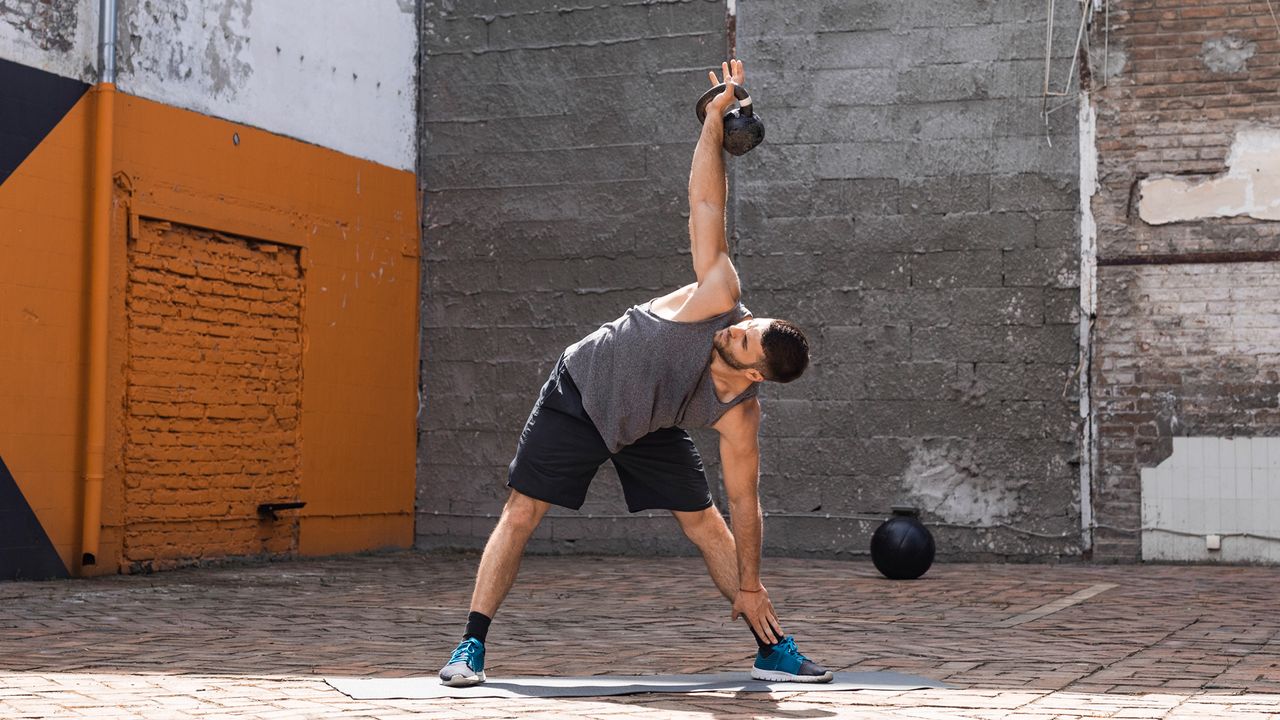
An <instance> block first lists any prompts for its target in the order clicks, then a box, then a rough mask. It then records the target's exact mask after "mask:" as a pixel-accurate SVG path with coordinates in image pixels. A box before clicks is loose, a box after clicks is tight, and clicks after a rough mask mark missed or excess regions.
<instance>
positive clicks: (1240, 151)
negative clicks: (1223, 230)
mask: <svg viewBox="0 0 1280 720" xmlns="http://www.w3.org/2000/svg"><path fill="white" fill-rule="evenodd" d="M1139 193H1140V194H1139V198H1138V216H1139V217H1141V218H1142V220H1143V221H1144V222H1146V223H1147V224H1149V225H1164V224H1166V223H1172V222H1185V221H1188V220H1203V219H1205V218H1216V217H1237V216H1241V215H1244V216H1248V217H1251V218H1255V219H1258V220H1280V129H1276V128H1247V129H1244V130H1241V131H1240V132H1239V133H1238V134H1237V135H1236V139H1235V141H1234V142H1232V144H1231V153H1230V155H1229V156H1228V157H1227V171H1226V172H1225V173H1222V174H1219V175H1216V176H1214V177H1211V178H1208V179H1204V178H1186V177H1154V178H1148V179H1145V180H1143V181H1142V182H1141V184H1140V185H1139Z"/></svg>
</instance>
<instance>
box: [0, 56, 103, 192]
mask: <svg viewBox="0 0 1280 720" xmlns="http://www.w3.org/2000/svg"><path fill="white" fill-rule="evenodd" d="M88 89H89V86H88V85H86V84H85V83H82V82H80V81H79V80H72V79H71V78H64V77H61V76H59V75H54V74H53V73H50V72H45V71H44V70H37V69H36V68H33V67H27V66H26V65H21V64H19V63H16V62H12V61H10V60H3V59H0V185H3V184H4V181H5V180H8V179H9V176H10V175H12V174H13V171H14V170H17V169H18V166H19V165H21V164H22V161H23V160H26V159H27V156H28V155H30V154H31V151H32V150H35V149H36V146H38V145H39V144H40V142H41V141H42V140H44V138H45V136H46V135H48V134H49V132H50V131H51V130H53V128H54V127H55V126H57V124H58V122H59V121H61V120H62V118H63V116H65V115H66V114H67V112H69V111H70V110H71V108H72V107H73V106H74V105H75V104H76V101H77V100H79V99H80V96H82V95H84V94H85V92H86V91H87V90H88Z"/></svg>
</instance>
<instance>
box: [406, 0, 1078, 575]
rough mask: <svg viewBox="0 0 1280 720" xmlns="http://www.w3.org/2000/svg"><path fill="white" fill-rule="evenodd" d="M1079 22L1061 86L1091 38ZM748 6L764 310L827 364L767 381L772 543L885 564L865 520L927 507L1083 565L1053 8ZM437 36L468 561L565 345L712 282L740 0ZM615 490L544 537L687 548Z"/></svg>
mask: <svg viewBox="0 0 1280 720" xmlns="http://www.w3.org/2000/svg"><path fill="white" fill-rule="evenodd" d="M1058 5H1059V7H1060V9H1061V15H1060V17H1058V18H1056V21H1057V23H1058V28H1059V32H1058V33H1057V34H1056V35H1055V40H1054V45H1053V47H1052V54H1053V56H1054V69H1055V77H1061V75H1063V74H1065V73H1066V69H1067V63H1068V62H1069V59H1070V54H1071V50H1072V42H1073V41H1074V39H1075V38H1074V33H1073V32H1072V31H1073V30H1074V28H1075V27H1076V23H1077V22H1078V20H1079V15H1078V8H1077V7H1076V4H1075V3H1059V4H1058ZM738 11H739V12H738V15H737V17H736V19H735V20H736V42H737V53H738V56H739V57H741V58H742V59H744V60H745V61H746V63H747V70H748V83H747V85H748V88H749V89H750V90H751V91H752V93H753V97H755V98H756V100H757V102H758V107H759V109H760V112H761V113H762V114H763V116H764V118H765V121H766V124H767V126H768V138H767V140H766V142H765V144H764V145H763V146H761V147H760V148H759V149H757V150H756V151H754V152H753V153H752V154H751V155H749V156H747V157H745V158H743V159H740V160H734V161H732V164H731V167H732V169H731V184H732V191H731V193H732V201H731V209H730V215H731V219H732V221H733V223H734V228H735V230H734V238H733V243H734V248H735V252H736V260H737V263H738V267H739V270H740V272H741V274H742V278H743V282H744V287H745V291H746V295H745V298H744V299H745V300H746V302H747V303H748V305H749V306H750V307H751V308H752V309H753V310H754V311H755V312H756V313H757V314H758V315H761V316H766V315H775V316H780V317H790V318H793V319H795V320H797V321H799V322H800V323H802V324H803V325H804V326H805V327H806V328H807V329H808V331H809V334H810V337H811V338H812V340H813V343H814V355H815V357H814V360H815V362H814V366H813V368H812V370H811V371H810V374H809V375H808V376H806V377H805V378H804V379H802V380H801V381H799V382H798V383H795V384H792V385H789V386H780V387H770V388H768V389H767V390H766V392H765V400H764V406H765V413H766V420H765V427H764V431H763V433H764V436H763V477H762V483H761V487H762V502H763V504H764V506H765V508H766V510H769V511H771V513H772V514H771V516H770V517H769V519H768V520H767V521H766V546H767V550H768V551H769V552H772V553H779V554H783V553H785V554H815V555H824V556H837V557H838V556H855V555H861V554H864V553H865V548H866V545H867V539H868V537H869V534H870V531H871V530H872V529H873V528H874V527H875V522H874V521H867V520H865V519H858V518H856V517H853V516H858V515H862V514H866V513H872V514H875V513H884V512H887V511H888V508H889V505H890V504H892V503H896V502H911V503H915V504H917V505H920V506H922V507H923V509H924V510H925V513H926V519H927V520H928V521H930V522H932V523H934V524H935V528H936V532H937V534H938V536H939V546H940V549H941V552H942V554H943V556H945V557H949V558H980V557H1008V558H1019V559H1030V558H1049V557H1073V556H1077V555H1078V554H1079V552H1080V542H1079V537H1080V536H1079V515H1078V498H1077V497H1076V494H1077V488H1078V471H1077V466H1076V465H1075V464H1074V463H1076V462H1077V455H1078V449H1077V448H1078V445H1077V438H1076V435H1075V432H1076V428H1075V425H1074V422H1073V413H1074V407H1075V397H1074V396H1073V390H1072V388H1073V387H1074V386H1073V385H1071V384H1070V383H1069V382H1068V380H1069V378H1070V376H1071V374H1072V371H1073V369H1074V366H1075V361H1076V357H1077V352H1078V345H1077V339H1076V337H1075V327H1076V321H1077V315H1076V307H1077V301H1078V295H1079V290H1078V284H1079V281H1078V278H1077V275H1078V266H1079V259H1078V254H1077V253H1078V240H1077V238H1078V234H1077V217H1078V207H1077V204H1078V203H1077V196H1078V186H1077V182H1076V177H1077V174H1078V169H1079V161H1078V156H1077V150H1076V139H1077V125H1076V110H1075V106H1074V104H1070V102H1071V101H1070V100H1069V99H1068V100H1067V101H1066V102H1067V103H1068V106H1066V107H1065V108H1059V109H1057V110H1056V111H1055V112H1054V113H1052V114H1050V116H1049V121H1048V123H1047V124H1046V122H1045V120H1044V119H1043V117H1042V116H1041V115H1040V111H1041V109H1042V100H1041V97H1040V91H1041V82H1042V78H1043V74H1044V52H1045V47H1044V37H1045V21H1046V18H1045V17H1044V14H1043V13H1044V10H1043V7H1042V6H1038V7H1034V8H1033V7H1031V5H1030V4H1027V3H1020V2H1012V1H1008V2H992V1H990V0H965V1H962V2H950V3H946V4H945V5H943V6H939V5H938V4H937V3H932V2H905V3H904V2H892V3H890V2H860V3H841V2H795V1H789V2H763V1H761V2H751V3H740V4H739V5H738ZM1062 28H1067V29H1066V30H1063V29H1062ZM422 30H423V35H422V47H423V56H422V57H423V62H422V68H421V73H420V76H421V92H422V97H421V101H420V107H421V108H422V112H421V127H420V134H421V139H422V145H421V151H422V156H421V159H420V168H421V182H422V184H423V188H424V190H425V202H426V207H425V213H424V217H423V243H424V249H425V252H424V266H425V268H426V269H425V273H424V281H423V282H424V285H423V307H422V315H423V320H424V330H423V355H422V357H423V364H422V377H423V408H422V415H421V417H420V429H421V436H420V441H419V471H418V472H419V483H418V485H419V494H418V511H419V515H418V528H417V533H418V535H417V538H418V544H419V546H421V547H425V548H435V547H472V548H474V547H478V546H480V545H481V544H482V543H483V542H484V539H485V536H486V535H487V534H488V532H489V530H490V529H491V528H492V526H493V523H494V518H493V514H495V513H497V512H498V510H499V509H500V507H501V503H502V501H503V499H504V498H505V496H506V489H505V487H504V482H505V471H506V465H507V463H508V462H509V460H510V458H511V454H512V452H513V450H514V448H515V443H516V440H517V437H518V433H519V429H520V427H521V425H522V423H523V422H524V420H525V418H526V416H527V413H528V411H529V408H530V406H531V404H532V402H533V400H534V398H535V395H536V391H537V388H538V386H539V384H540V383H541V382H542V381H543V379H544V377H545V375H546V373H547V371H548V370H549V369H550V367H551V364H552V362H553V361H554V359H555V357H556V356H557V355H558V353H559V352H560V350H561V349H562V348H563V347H564V346H565V345H567V344H569V343H571V342H573V341H574V340H576V339H577V338H578V337H580V336H581V335H583V334H585V333H586V332H589V331H590V330H592V329H594V328H595V327H596V326H598V325H599V324H600V323H601V322H605V321H608V320H610V319H612V318H614V317H616V316H617V315H618V314H620V312H621V311H622V310H623V309H624V308H625V307H626V306H627V305H630V304H632V303H636V302H641V301H643V300H646V299H648V298H650V297H653V296H654V295H656V294H658V293H660V292H662V291H664V290H665V289H668V288H672V287H675V286H678V285H680V284H683V283H685V282H688V281H690V280H691V279H692V273H691V270H690V268H689V260H688V255H687V251H686V249H685V247H686V245H687V235H686V232H687V231H686V227H685V225H686V222H687V219H686V215H685V214H684V213H685V212H686V208H685V183H686V181H687V174H688V163H689V159H690V155H691V152H692V149H693V144H694V142H695V141H696V131H697V128H696V125H695V124H694V123H693V121H692V118H691V113H690V104H691V102H692V100H693V99H694V98H695V97H696V95H697V94H698V93H699V92H700V90H701V89H702V88H703V83H704V82H705V80H704V78H705V72H706V70H707V69H709V68H712V67H716V66H717V65H718V63H719V61H720V60H721V59H723V56H724V53H725V44H726V42H727V40H728V37H727V36H728V33H727V31H726V30H727V28H726V5H725V4H724V3H722V2H708V1H705V0H689V1H686V2H668V3H598V4H595V5H593V6H591V7H575V8H568V7H561V6H560V5H558V4H556V3H551V2H530V3H525V4H521V5H520V6H518V7H513V6H510V5H508V4H503V3H497V2H481V1H476V0H471V1H468V0H460V1H458V2H450V3H431V2H429V3H426V4H425V5H424V18H423V27H422ZM1064 386H1069V387H1068V390H1067V392H1066V393H1065V396H1064V391H1063V388H1064ZM695 440H697V441H698V444H699V447H700V449H701V450H702V452H703V454H704V458H705V459H706V460H707V461H708V465H709V471H710V473H711V474H712V475H713V476H716V475H717V468H716V464H715V463H716V458H715V454H716V453H715V450H716V447H715V441H714V440H715V439H714V435H713V434H705V433H704V434H699V435H696V436H695ZM714 492H716V493H717V494H719V489H718V488H716V489H715V490H714ZM619 495H620V494H619V493H618V492H617V489H616V486H615V484H614V483H613V477H612V473H611V471H610V470H609V469H608V468H606V469H605V470H604V471H603V472H602V473H601V475H600V476H599V477H598V479H597V481H596V485H595V486H594V487H593V491H592V495H591V496H590V498H589V500H588V505H587V506H586V507H584V509H583V513H582V515H578V516H572V517H553V518H551V519H550V520H549V521H547V522H545V523H544V525H543V527H542V528H541V529H540V531H539V535H538V536H537V537H536V538H535V541H534V549H535V550H542V551H555V552H580V551H585V552H614V551H622V552H689V551H690V550H691V548H690V547H689V546H688V545H687V543H686V542H685V541H684V540H683V538H680V537H678V531H676V529H675V527H674V525H673V523H672V522H671V521H670V520H669V519H667V518H662V517H654V518H649V517H647V516H644V515H642V516H640V517H635V516H625V510H624V508H623V505H622V503H621V502H620V497H619ZM553 512H554V513H555V514H556V515H561V514H564V513H563V511H553ZM828 514H829V515H833V516H835V517H825V516H826V515H828ZM842 516H844V517H842ZM973 526H977V527H976V528H975V527H973ZM1009 526H1013V527H1016V528H1018V530H1010V529H1009Z"/></svg>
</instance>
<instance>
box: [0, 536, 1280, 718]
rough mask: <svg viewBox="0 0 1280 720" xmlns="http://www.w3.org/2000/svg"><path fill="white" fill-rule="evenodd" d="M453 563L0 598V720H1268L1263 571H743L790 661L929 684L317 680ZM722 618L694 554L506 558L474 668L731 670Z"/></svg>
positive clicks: (464, 592) (457, 561)
mask: <svg viewBox="0 0 1280 720" xmlns="http://www.w3.org/2000/svg"><path fill="white" fill-rule="evenodd" d="M473 565H474V558H472V557H458V556H447V557H439V556H423V555H419V554H412V553H404V554H393V555H379V556H373V557H349V558H341V559H334V560H320V561H299V562H292V563H277V564H264V565H240V566H233V567H223V568H212V569H210V568H206V569H196V570H182V571H175V572H168V573H162V574H157V575H151V576H129V577H113V578H106V579H99V580H76V581H61V582H47V583H7V584H0V718H6V719H8V718H34V717H82V716H85V717H94V718H135V717H143V718H166V719H168V718H186V717H200V718H211V717H226V718H248V717H263V718H309V717H326V718H328V717H339V718H399V717H422V718H491V717H495V718H496V717H517V718H539V717H547V718H551V717H558V718H564V717H570V718H579V717H581V718H587V717H599V718H617V719H621V718H629V717H681V718H696V719H698V720H721V719H723V718H739V717H782V718H831V717H868V718H881V717H907V718H1035V720H1049V719H1050V718H1072V719H1074V718H1102V717H1123V718H1155V717H1170V718H1263V717H1277V716H1280V639H1278V638H1277V635H1278V633H1280V614H1277V613H1276V612H1275V607H1276V596H1277V591H1278V590H1280V574H1277V573H1276V571H1275V570H1272V569H1265V568H1223V567H1218V568H1213V567H1087V566H1057V567H1048V566H1020V565H949V566H938V567H935V568H934V569H933V570H932V571H930V573H929V575H928V576H926V578H925V579H923V580H920V581H916V582H911V583H894V582H890V581H886V580H882V579H880V578H879V577H878V576H877V575H875V573H874V570H873V569H872V568H871V566H870V564H869V563H840V562H829V561H801V560H780V559H770V560H768V561H767V564H766V578H767V581H768V582H769V583H770V585H771V587H772V591H773V594H774V597H775V600H776V602H777V603H778V605H779V606H780V608H781V610H782V612H783V619H784V622H785V623H786V626H787V629H788V631H789V632H794V633H796V634H797V635H798V636H799V637H800V639H801V647H802V648H804V649H805V650H806V651H808V652H809V653H810V654H812V655H814V656H815V657H816V658H818V659H820V660H822V661H825V662H826V663H827V664H828V665H830V666H832V667H834V668H836V669H841V670H844V669H856V670H871V669H892V670H900V671H905V672H912V673H919V674H924V675H928V676H931V677H935V678H939V679H943V680H946V681H947V682H949V683H951V684H952V685H954V686H955V689H950V690H930V691H913V692H858V693H805V694H778V695H774V696H763V695H745V694H744V695H733V694H718V695H685V696H676V695H639V696H630V697H615V698H596V699H575V700H549V699H548V700H522V701H510V700H467V701H376V702H366V701H353V700H350V699H349V698H347V697H346V696H344V695H341V694H339V693H337V692H336V691H334V690H331V689H330V688H329V687H328V686H326V685H325V684H324V683H323V682H322V681H321V678H322V677H324V676H327V675H362V676H363V675H369V676H387V677H390V676H404V675H413V674H433V673H434V672H435V670H436V669H437V668H438V666H439V664H440V662H441V660H442V659H443V657H444V656H445V655H446V654H447V653H448V651H449V650H450V649H452V646H453V644H454V642H455V641H456V637H457V635H458V633H459V629H460V627H461V624H462V623H463V620H464V618H465V614H466V606H465V602H466V599H467V597H468V595H469V592H470V591H469V587H470V579H471V573H472V568H473ZM1107 584H1113V585H1114V587H1111V588H1109V589H1107V588H1106V585H1107ZM1089 593H1096V594H1094V595H1092V597H1088V598H1085V599H1082V600H1080V601H1079V602H1077V603H1075V604H1071V605H1067V603H1066V602H1065V601H1064V598H1069V597H1072V596H1074V598H1075V599H1080V598H1081V597H1083V596H1084V595H1088V594H1089ZM1055 603H1056V604H1055ZM1064 606H1065V607H1064ZM1053 610H1056V612H1050V611H1053ZM1046 613H1047V614H1046ZM726 615H727V612H726V606H725V604H724V603H723V602H722V601H721V600H720V599H719V598H718V596H717V595H716V594H715V591H714V590H713V589H712V587H711V583H710V581H709V580H707V579H706V577H705V575H704V574H703V570H702V566H701V563H700V561H698V560H696V559H692V558H678V559H667V558H664V559H618V558H581V557H573V558H545V557H535V558H529V559H528V560H527V561H526V565H525V568H524V571H523V573H522V576H521V581H520V583H519V584H518V585H517V586H516V590H515V592H514V593H513V595H512V597H511V599H510V600H509V601H508V604H507V606H506V607H505V608H504V609H503V612H502V613H501V614H500V616H499V618H498V621H497V622H496V623H495V625H494V628H493V630H492V631H491V634H490V643H489V654H490V658H489V672H490V674H491V675H493V676H501V675H526V674H545V673H555V674H574V675H580V674H591V673H623V674H630V673H636V674H638V673H658V672H704V671H723V670H739V669H745V668H746V667H747V663H748V662H749V658H750V655H751V653H752V648H751V643H750V640H749V638H748V637H747V634H746V633H745V631H744V630H742V629H740V628H739V627H737V626H736V625H734V624H733V623H730V622H729V621H728V620H727V618H726Z"/></svg>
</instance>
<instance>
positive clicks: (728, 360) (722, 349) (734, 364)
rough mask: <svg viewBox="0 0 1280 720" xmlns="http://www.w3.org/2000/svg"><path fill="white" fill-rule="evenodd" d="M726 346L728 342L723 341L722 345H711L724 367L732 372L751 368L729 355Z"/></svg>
mask: <svg viewBox="0 0 1280 720" xmlns="http://www.w3.org/2000/svg"><path fill="white" fill-rule="evenodd" d="M728 344H729V343H728V341H725V343H724V344H723V345H722V344H720V343H712V347H714V348H715V349H716V354H717V355H719V356H720V359H721V360H723V361H724V363H725V365H728V366H729V367H731V368H733V369H734V370H749V369H750V368H751V366H750V365H747V364H746V363H743V362H739V361H738V359H737V358H735V357H734V356H732V355H730V354H729V350H728V347H727V346H728Z"/></svg>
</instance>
